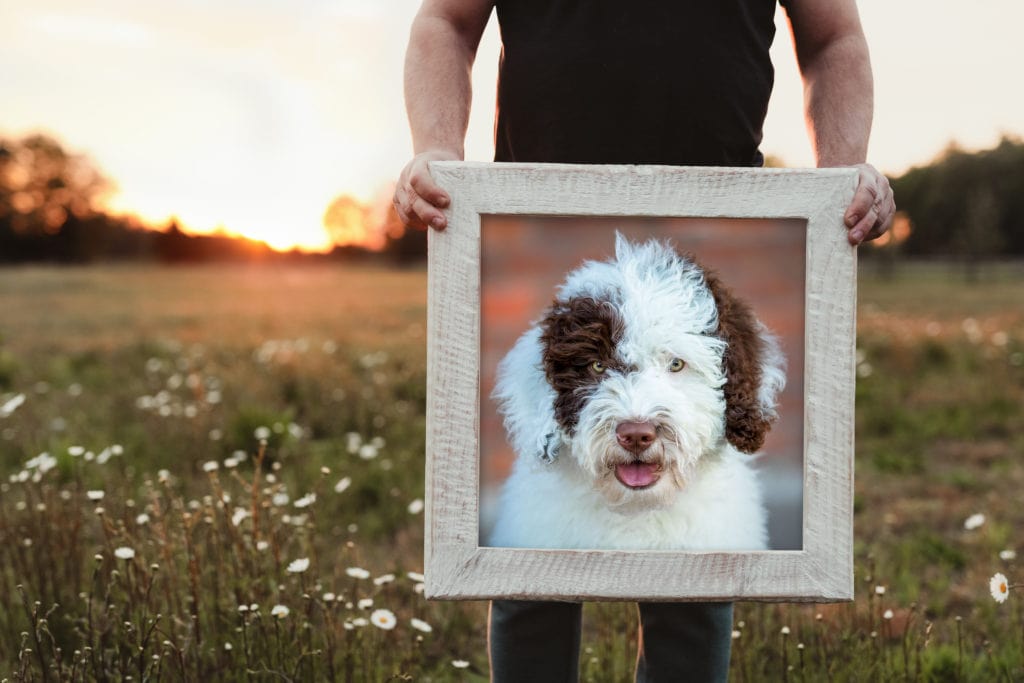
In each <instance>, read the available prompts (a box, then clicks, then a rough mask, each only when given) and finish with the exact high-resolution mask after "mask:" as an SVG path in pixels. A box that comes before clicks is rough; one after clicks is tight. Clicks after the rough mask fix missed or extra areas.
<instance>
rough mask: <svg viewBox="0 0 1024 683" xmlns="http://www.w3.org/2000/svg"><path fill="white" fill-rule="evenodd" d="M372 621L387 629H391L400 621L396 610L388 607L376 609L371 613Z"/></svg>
mask: <svg viewBox="0 0 1024 683" xmlns="http://www.w3.org/2000/svg"><path fill="white" fill-rule="evenodd" d="M370 621H372V622H373V625H374V626H376V627H377V628H380V629H383V630H385V631H390V630H391V629H393V628H394V627H395V625H396V624H397V623H398V619H396V618H395V614H394V612H392V611H391V610H387V609H378V610H374V611H373V614H371V615H370Z"/></svg>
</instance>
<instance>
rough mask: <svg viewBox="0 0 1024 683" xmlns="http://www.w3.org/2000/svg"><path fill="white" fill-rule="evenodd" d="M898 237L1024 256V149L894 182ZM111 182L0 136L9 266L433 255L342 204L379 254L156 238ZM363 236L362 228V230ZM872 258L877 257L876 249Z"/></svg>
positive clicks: (80, 162) (34, 144) (965, 251)
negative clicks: (113, 198) (112, 203)
mask: <svg viewBox="0 0 1024 683" xmlns="http://www.w3.org/2000/svg"><path fill="white" fill-rule="evenodd" d="M892 186H893V190H894V192H895V195H896V203H897V207H898V209H899V210H900V218H899V220H898V223H899V224H900V225H901V226H902V228H901V229H900V230H898V231H895V232H896V233H897V234H896V238H897V239H894V240H891V243H890V244H889V245H887V246H886V247H885V248H884V249H883V250H879V251H885V252H887V253H888V254H889V256H890V258H891V257H897V256H900V257H902V256H907V257H926V258H947V259H948V258H956V259H962V260H967V261H982V260H986V259H993V258H1020V257H1022V256H1024V229H1022V228H1024V142H1022V141H1021V140H1019V139H1015V138H1010V137H1005V138H1003V139H1002V140H1001V141H1000V142H999V144H998V145H996V146H995V147H994V148H992V149H987V150H982V151H977V152H967V151H964V150H961V149H959V148H957V147H955V146H954V147H950V148H949V149H947V150H946V151H945V152H944V153H943V154H941V155H940V156H939V157H938V158H937V159H935V160H934V161H932V162H931V163H929V164H927V165H925V166H921V167H915V168H912V169H911V170H909V171H907V172H906V173H904V174H903V175H902V176H900V177H898V178H894V179H892ZM111 190H112V185H111V183H110V182H109V180H107V179H106V178H105V177H104V176H103V174H102V173H101V172H100V171H98V170H97V169H96V167H95V166H94V165H93V164H92V163H91V162H90V161H89V160H88V159H87V158H85V157H84V156H81V155H75V154H71V153H69V152H68V151H66V150H65V149H64V148H63V147H62V146H61V145H60V144H59V143H58V142H57V141H56V140H54V139H52V138H50V137H48V136H45V135H38V134H36V135H29V136H26V137H24V138H21V139H17V140H5V139H0V264H4V263H22V262H59V263H88V262H95V261H117V260H122V261H128V260H153V261H160V262H164V263H182V262H202V261H278V260H289V259H290V260H315V259H318V260H345V261H378V262H389V263H414V262H419V261H422V260H423V259H424V258H425V255H426V237H425V235H424V234H423V233H422V232H419V231H414V230H405V229H404V228H403V226H402V225H401V223H400V222H399V220H398V218H397V216H396V215H395V213H394V209H393V208H390V207H389V208H388V209H387V210H380V209H379V208H375V207H371V206H368V205H366V204H364V203H361V202H359V201H358V200H357V199H355V198H353V197H349V196H344V195H343V196H339V197H338V198H336V199H335V200H334V201H333V202H332V203H331V204H330V205H329V206H328V207H326V209H325V211H324V225H325V228H326V229H327V230H328V232H329V233H330V234H331V235H332V236H333V237H334V238H335V239H336V241H337V242H338V243H339V244H345V242H346V241H347V240H350V239H351V238H352V236H353V235H354V234H359V233H358V230H361V229H362V228H363V227H365V226H369V227H370V229H371V230H372V231H376V234H378V235H379V236H380V237H381V239H380V240H378V244H376V245H375V248H374V249H370V248H367V247H366V246H354V245H346V246H336V247H335V248H334V249H333V250H332V251H331V252H330V253H328V254H317V255H308V254H301V253H299V252H291V253H280V252H277V251H274V250H273V249H271V248H270V247H268V246H267V245H266V244H265V243H263V242H260V241H256V240H251V239H245V238H240V237H229V236H226V235H219V234H214V235H202V236H197V235H189V234H187V233H186V232H184V231H182V230H181V228H180V227H179V226H178V225H177V224H176V223H174V222H172V223H171V224H169V225H166V226H161V228H162V229H158V230H154V229H151V226H147V225H144V224H143V223H142V222H141V221H140V220H139V219H137V218H134V217H131V216H119V215H114V214H111V213H109V212H107V211H106V210H105V209H104V203H103V201H104V199H105V198H106V197H107V196H109V194H110V192H111ZM357 228H358V230H357ZM868 253H870V251H869V252H868Z"/></svg>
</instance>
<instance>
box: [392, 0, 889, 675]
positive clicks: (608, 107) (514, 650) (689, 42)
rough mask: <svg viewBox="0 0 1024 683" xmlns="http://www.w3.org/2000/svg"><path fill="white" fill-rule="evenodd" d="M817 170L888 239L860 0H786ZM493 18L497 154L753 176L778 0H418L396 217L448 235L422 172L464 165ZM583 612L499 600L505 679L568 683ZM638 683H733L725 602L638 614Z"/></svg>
mask: <svg viewBox="0 0 1024 683" xmlns="http://www.w3.org/2000/svg"><path fill="white" fill-rule="evenodd" d="M783 4H784V5H785V7H786V11H787V14H788V16H789V21H790V26H791V28H792V31H793V36H794V39H795V44H796V53H797V54H796V56H797V60H798V63H799V66H800V72H801V76H802V78H803V81H804V88H805V111H806V119H807V126H808V133H809V136H810V139H811V143H812V146H813V149H814V154H815V160H816V163H817V165H818V166H819V167H832V166H856V167H857V168H858V169H859V171H860V176H859V182H858V187H857V190H856V192H855V195H854V198H853V201H852V203H851V204H850V206H849V208H848V209H847V211H846V214H845V222H846V226H847V238H848V241H849V242H850V244H852V245H858V244H860V243H861V242H863V241H865V240H870V239H874V238H876V237H878V236H879V235H881V234H883V233H884V232H885V231H886V230H888V229H889V226H890V225H891V223H892V218H893V214H894V213H895V204H894V202H893V196H892V191H891V190H890V188H889V183H888V181H887V180H886V179H885V177H884V176H882V175H881V174H880V173H879V172H878V171H877V170H876V169H875V168H874V167H872V166H871V165H869V164H867V163H865V159H866V155H867V144H868V137H869V134H870V130H871V118H872V113H873V91H872V76H871V66H870V61H869V58H868V50H867V43H866V41H865V39H864V35H863V31H862V29H861V25H860V18H859V16H858V13H857V8H856V4H855V0H785V1H784V3H783ZM494 7H496V8H497V13H498V21H499V25H500V27H501V33H502V43H503V47H502V61H501V69H500V73H499V84H498V112H497V119H496V122H495V143H496V144H495V146H496V150H495V160H496V161H536V162H577V163H661V164H678V165H719V166H760V165H761V164H762V163H763V158H762V156H761V153H760V151H759V150H758V145H759V144H760V142H761V128H762V124H763V121H764V116H765V112H766V110H767V105H768V98H769V96H770V93H771V87H772V81H773V69H772V65H771V61H770V58H769V55H768V50H769V47H770V46H771V42H772V39H773V37H774V32H775V27H774V14H775V0H716V1H715V2H710V3H708V2H695V1H693V0H690V1H687V0H634V1H633V2H630V3H625V2H621V0H618V1H616V0H497V2H495V1H494V0H424V2H423V5H422V7H421V8H420V11H419V14H418V15H417V17H416V19H415V21H414V22H413V26H412V32H411V36H410V40H409V48H408V52H407V55H406V71H405V92H406V106H407V109H408V113H409V121H410V126H411V129H412V136H413V147H414V154H415V156H414V157H413V159H412V160H411V161H410V162H409V163H408V164H407V165H406V167H405V168H404V169H403V170H402V173H401V176H400V179H399V182H398V185H397V187H396V190H395V198H394V202H395V207H396V209H397V210H398V214H399V216H400V217H401V218H402V220H403V221H404V222H405V223H406V224H407V225H409V226H411V227H415V228H421V229H424V228H426V227H428V226H429V227H432V228H435V229H438V230H443V229H444V228H445V226H446V223H445V217H444V213H443V211H442V210H443V209H444V208H446V207H447V206H448V205H449V203H450V202H451V197H449V196H448V195H447V194H446V193H445V192H444V191H443V190H441V189H440V188H439V187H438V186H437V185H436V184H435V183H434V182H433V180H432V179H431V177H430V173H429V170H428V164H429V162H431V161H437V160H459V159H462V158H463V142H464V138H465V134H466V126H467V123H468V120H469V107H470V101H471V97H470V73H471V69H472V65H473V61H474V57H475V55H476V49H477V46H478V44H479V41H480V37H481V35H482V33H483V30H484V27H485V25H486V23H487V20H488V18H489V16H490V13H491V10H492V8H494ZM580 615H581V612H580V606H579V605H577V604H570V603H536V602H510V601H495V602H494V603H493V604H492V606H491V618H490V633H489V635H490V639H489V648H490V656H491V671H492V677H493V679H494V680H499V681H505V680H507V681H574V680H576V679H577V677H578V654H579V640H580ZM640 620H641V638H640V651H639V659H638V662H637V679H638V680H642V681H662V680H666V681H667V680H672V681H679V680H692V681H706V680H725V678H726V677H727V674H728V663H729V646H730V634H731V629H732V606H731V604H727V603H705V604H671V603H666V604H644V605H640Z"/></svg>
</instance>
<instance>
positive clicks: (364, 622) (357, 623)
mask: <svg viewBox="0 0 1024 683" xmlns="http://www.w3.org/2000/svg"><path fill="white" fill-rule="evenodd" d="M369 623H370V622H369V621H367V620H366V619H365V618H364V617H356V618H355V619H353V620H352V625H353V626H357V627H360V628H361V627H363V626H366V625H367V624H369Z"/></svg>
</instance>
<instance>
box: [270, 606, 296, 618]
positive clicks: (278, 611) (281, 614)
mask: <svg viewBox="0 0 1024 683" xmlns="http://www.w3.org/2000/svg"><path fill="white" fill-rule="evenodd" d="M290 613H291V610H290V609H288V608H287V607H285V606H284V605H274V607H273V609H271V610H270V616H272V617H277V618H278V619H284V618H285V617H286V616H288V615H289V614H290Z"/></svg>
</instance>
